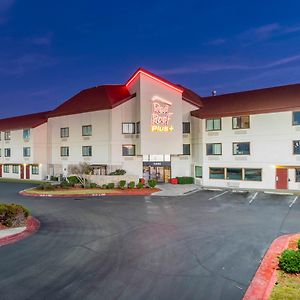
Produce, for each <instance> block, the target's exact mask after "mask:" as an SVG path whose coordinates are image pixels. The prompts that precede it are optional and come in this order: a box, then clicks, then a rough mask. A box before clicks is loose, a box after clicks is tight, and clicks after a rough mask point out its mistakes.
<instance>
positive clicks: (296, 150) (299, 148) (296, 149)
mask: <svg viewBox="0 0 300 300" xmlns="http://www.w3.org/2000/svg"><path fill="white" fill-rule="evenodd" d="M293 154H300V141H293Z"/></svg>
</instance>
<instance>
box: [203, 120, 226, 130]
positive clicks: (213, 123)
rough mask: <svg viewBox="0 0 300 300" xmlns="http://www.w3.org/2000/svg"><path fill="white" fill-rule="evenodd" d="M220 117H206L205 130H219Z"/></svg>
mask: <svg viewBox="0 0 300 300" xmlns="http://www.w3.org/2000/svg"><path fill="white" fill-rule="evenodd" d="M221 123H222V122H221V119H220V118H218V119H207V120H206V130H207V131H215V130H221V127H222V125H221Z"/></svg>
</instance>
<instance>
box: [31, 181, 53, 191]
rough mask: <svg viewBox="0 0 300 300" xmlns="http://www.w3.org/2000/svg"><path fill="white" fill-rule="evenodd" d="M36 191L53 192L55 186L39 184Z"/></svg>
mask: <svg viewBox="0 0 300 300" xmlns="http://www.w3.org/2000/svg"><path fill="white" fill-rule="evenodd" d="M36 189H37V190H40V191H54V190H55V186H54V185H52V184H51V183H48V182H47V183H42V184H40V185H39V186H38V187H36Z"/></svg>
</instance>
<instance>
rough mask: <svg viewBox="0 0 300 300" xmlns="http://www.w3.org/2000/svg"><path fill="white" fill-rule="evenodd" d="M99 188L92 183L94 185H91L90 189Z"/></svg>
mask: <svg viewBox="0 0 300 300" xmlns="http://www.w3.org/2000/svg"><path fill="white" fill-rule="evenodd" d="M97 187H98V186H97V184H96V183H94V182H92V183H91V184H90V188H91V189H95V188H97Z"/></svg>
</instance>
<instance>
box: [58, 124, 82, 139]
mask: <svg viewBox="0 0 300 300" xmlns="http://www.w3.org/2000/svg"><path fill="white" fill-rule="evenodd" d="M82 135H83V130H82ZM60 137H61V138H67V137H69V127H64V128H61V129H60Z"/></svg>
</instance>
